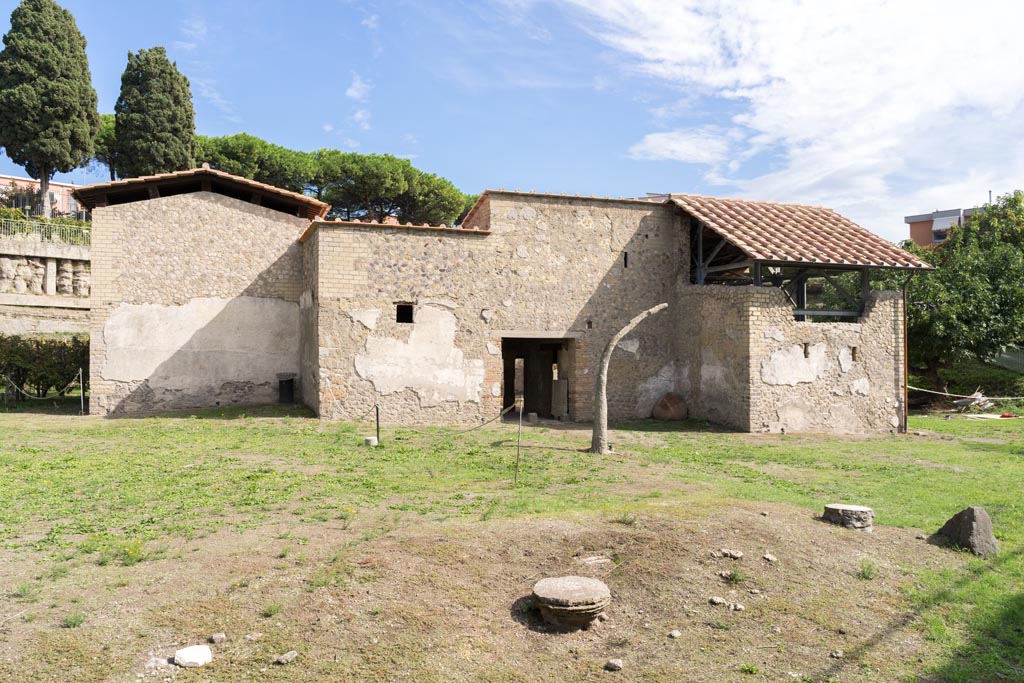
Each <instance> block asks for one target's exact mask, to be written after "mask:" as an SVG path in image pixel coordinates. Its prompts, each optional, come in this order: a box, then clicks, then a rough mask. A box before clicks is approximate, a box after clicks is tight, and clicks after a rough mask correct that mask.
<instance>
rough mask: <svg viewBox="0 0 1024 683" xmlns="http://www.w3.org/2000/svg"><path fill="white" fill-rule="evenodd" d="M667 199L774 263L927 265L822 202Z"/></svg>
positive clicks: (756, 256) (760, 258)
mask: <svg viewBox="0 0 1024 683" xmlns="http://www.w3.org/2000/svg"><path fill="white" fill-rule="evenodd" d="M671 197H672V199H671V201H672V202H673V203H674V204H675V205H676V206H678V207H680V208H681V209H683V210H684V211H686V213H688V214H690V215H691V216H692V217H694V218H696V219H697V220H699V221H700V222H701V223H703V224H704V225H705V226H707V227H708V228H710V229H711V230H713V231H714V232H716V233H718V235H720V236H721V237H723V238H725V239H726V240H728V241H729V242H731V243H732V244H734V245H735V246H736V247H738V248H739V249H741V250H742V251H743V252H744V253H745V254H746V255H747V256H748V257H749V258H750V259H751V260H755V261H766V262H771V263H778V264H795V265H800V264H803V265H826V266H868V267H872V268H905V269H917V268H920V269H931V267H932V266H930V265H928V263H926V262H925V261H923V260H921V259H919V258H917V257H916V256H914V255H913V254H910V253H909V252H906V251H904V250H903V249H900V248H899V247H897V246H896V245H895V244H892V243H891V242H887V241H886V240H884V239H882V238H881V237H879V236H878V235H875V234H874V233H872V232H870V231H869V230H866V229H864V228H862V227H860V226H859V225H857V224H856V223H854V222H853V221H851V220H850V219H848V218H846V217H844V216H841V215H840V214H838V213H836V212H835V211H833V210H832V209H828V208H825V207H823V206H809V205H805V204H782V203H779V202H765V201H752V200H747V199H719V198H717V197H704V196H700V195H691V194H673V195H672V196H671Z"/></svg>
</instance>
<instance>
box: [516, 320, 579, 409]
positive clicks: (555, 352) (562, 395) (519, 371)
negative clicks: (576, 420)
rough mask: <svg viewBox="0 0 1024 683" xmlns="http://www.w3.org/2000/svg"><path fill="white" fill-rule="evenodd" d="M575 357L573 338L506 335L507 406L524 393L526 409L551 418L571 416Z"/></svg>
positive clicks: (524, 407) (524, 406)
mask: <svg viewBox="0 0 1024 683" xmlns="http://www.w3.org/2000/svg"><path fill="white" fill-rule="evenodd" d="M574 356H575V353H574V348H573V340H572V339H524V338H519V337H502V339H501V358H502V362H503V364H504V368H505V372H504V380H503V382H502V387H503V394H504V405H506V406H510V405H512V404H513V403H514V402H515V400H516V394H517V393H520V394H522V396H523V412H525V413H537V416H538V417H542V418H547V419H556V420H569V419H571V416H572V414H573V411H574V408H575V406H573V405H570V400H569V397H570V396H571V392H570V388H571V387H572V385H573V382H574V381H575V378H574V377H573V367H574V366H575V357H574Z"/></svg>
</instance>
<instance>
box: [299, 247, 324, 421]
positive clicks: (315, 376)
mask: <svg viewBox="0 0 1024 683" xmlns="http://www.w3.org/2000/svg"><path fill="white" fill-rule="evenodd" d="M319 245H320V235H319V233H317V232H314V233H313V234H312V235H311V236H310V237H309V239H307V240H306V241H305V243H303V245H302V295H301V296H300V297H299V325H300V328H301V329H300V331H299V337H300V341H301V344H302V347H301V349H300V351H299V368H300V374H299V391H300V395H301V396H302V402H303V403H304V404H306V405H307V406H309V407H310V408H312V409H313V410H314V411H316V412H319V411H320V359H319V352H320V346H319V338H320V331H319V330H320V328H319V324H318V323H319V315H320V303H319V292H318V291H317V282H318V280H319V277H320V268H319V266H320V252H319V248H320V246H319Z"/></svg>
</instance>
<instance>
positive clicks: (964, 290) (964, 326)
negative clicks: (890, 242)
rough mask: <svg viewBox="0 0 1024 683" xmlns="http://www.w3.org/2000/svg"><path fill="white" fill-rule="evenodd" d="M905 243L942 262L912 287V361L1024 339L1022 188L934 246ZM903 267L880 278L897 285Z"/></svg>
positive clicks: (956, 356)
mask: <svg viewBox="0 0 1024 683" xmlns="http://www.w3.org/2000/svg"><path fill="white" fill-rule="evenodd" d="M902 246H903V248H905V249H907V250H909V251H912V252H914V253H915V254H917V255H918V256H920V257H921V258H923V259H925V260H927V261H928V262H929V263H931V264H932V265H934V266H935V267H936V270H935V271H934V272H930V273H922V274H919V275H917V276H915V277H914V278H913V279H912V280H911V281H910V285H909V287H908V290H907V317H908V336H909V347H910V362H911V364H912V365H913V366H915V367H919V368H924V369H926V370H928V371H929V373H934V371H935V370H936V369H937V368H939V367H942V366H946V365H949V364H951V363H954V362H956V361H959V360H963V359H965V358H971V357H973V358H977V359H979V360H985V359H988V358H991V357H992V356H994V355H996V354H997V353H999V351H1000V350H1001V349H1002V348H1003V347H1005V346H1007V345H1009V344H1016V343H1019V342H1021V341H1022V339H1024V193H1022V192H1021V191H1017V192H1014V193H1012V194H1008V195H1005V196H1003V197H1000V198H999V199H998V201H996V202H995V203H994V204H990V205H987V206H985V207H984V208H983V209H982V210H980V211H978V212H975V214H974V215H973V216H971V218H970V219H968V220H967V221H966V222H965V223H964V225H962V226H954V227H953V229H952V230H950V232H949V236H948V237H947V238H946V240H945V241H944V242H943V243H942V244H940V245H938V246H936V247H934V248H930V249H922V248H920V247H917V246H916V245H914V244H913V243H904V244H903V245H902ZM902 278H905V275H902V274H888V275H885V276H883V278H882V281H880V282H879V283H877V284H878V285H879V286H881V287H886V288H889V289H899V288H901V287H902V282H901V281H899V282H898V280H901V279H902Z"/></svg>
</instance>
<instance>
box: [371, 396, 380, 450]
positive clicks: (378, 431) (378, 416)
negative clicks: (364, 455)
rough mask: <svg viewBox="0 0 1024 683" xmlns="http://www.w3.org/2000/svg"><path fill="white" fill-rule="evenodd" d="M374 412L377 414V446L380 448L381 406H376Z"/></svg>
mask: <svg viewBox="0 0 1024 683" xmlns="http://www.w3.org/2000/svg"><path fill="white" fill-rule="evenodd" d="M373 410H374V411H375V412H376V413H377V445H378V446H380V404H379V403H377V404H374V406H373Z"/></svg>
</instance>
